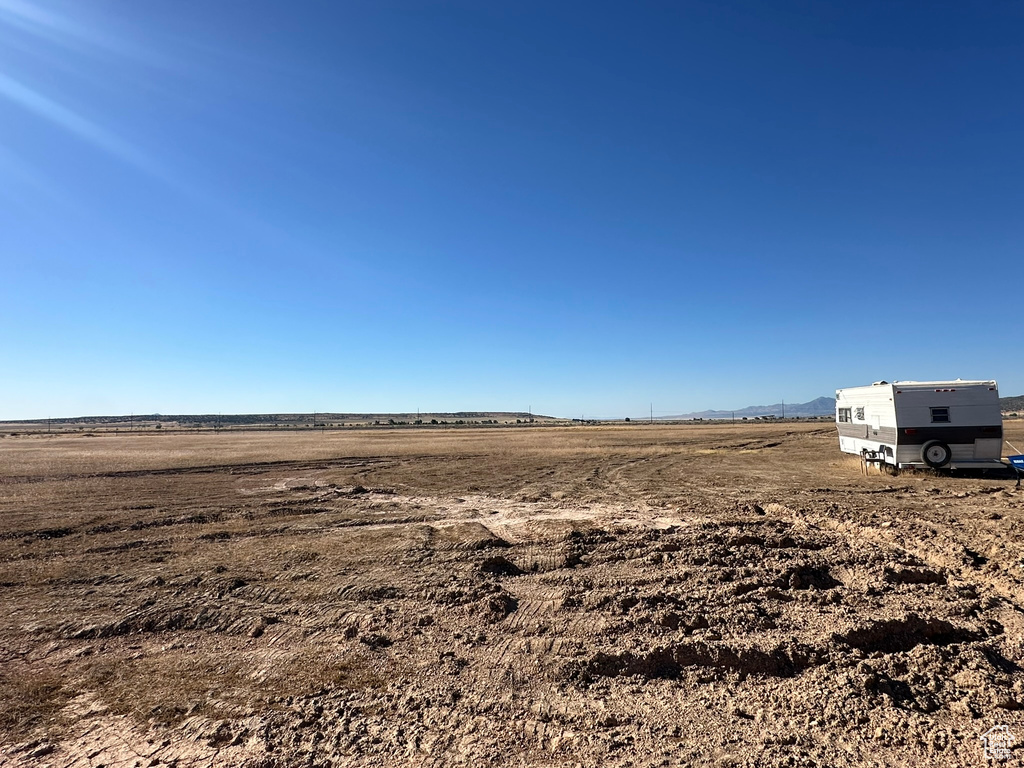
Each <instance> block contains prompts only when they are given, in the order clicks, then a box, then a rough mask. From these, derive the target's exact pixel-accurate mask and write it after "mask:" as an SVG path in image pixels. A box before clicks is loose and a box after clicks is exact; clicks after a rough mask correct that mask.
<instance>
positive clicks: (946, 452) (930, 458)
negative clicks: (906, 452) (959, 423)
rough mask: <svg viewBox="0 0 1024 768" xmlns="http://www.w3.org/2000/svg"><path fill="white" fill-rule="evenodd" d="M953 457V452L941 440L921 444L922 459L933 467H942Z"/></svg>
mask: <svg viewBox="0 0 1024 768" xmlns="http://www.w3.org/2000/svg"><path fill="white" fill-rule="evenodd" d="M952 458H953V452H952V451H951V450H950V449H949V446H948V445H946V444H945V443H944V442H942V441H941V440H929V441H928V442H927V443H925V444H924V445H922V446H921V459H922V461H924V463H925V464H927V465H928V466H929V467H931V468H932V469H941V468H942V467H944V466H946V465H947V464H949V460H950V459H952Z"/></svg>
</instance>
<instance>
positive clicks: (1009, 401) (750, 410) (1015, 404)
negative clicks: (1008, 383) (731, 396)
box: [661, 395, 1024, 420]
mask: <svg viewBox="0 0 1024 768" xmlns="http://www.w3.org/2000/svg"><path fill="white" fill-rule="evenodd" d="M999 406H1000V408H1001V410H1002V411H1003V412H1004V413H1012V412H1015V411H1016V412H1021V411H1024V395H1017V396H1016V397H1001V398H999ZM835 409H836V399H835V398H834V397H819V398H817V399H816V400H811V401H810V402H809V403H786V405H785V414H786V418H797V417H800V418H807V417H808V416H831V415H833V414H834V413H835ZM782 414H783V405H782V403H776V404H775V405H749V406H747V407H746V408H738V409H736V410H735V411H696V412H694V413H684V414H681V415H679V416H663V417H661V418H662V419H665V420H670V419H732V418H733V417H734V416H735V418H737V419H743V418H747V419H753V418H757V417H758V416H776V417H779V418H782Z"/></svg>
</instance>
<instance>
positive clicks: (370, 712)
mask: <svg viewBox="0 0 1024 768" xmlns="http://www.w3.org/2000/svg"><path fill="white" fill-rule="evenodd" d="M1006 437H1007V439H1008V440H1009V441H1010V442H1012V443H1015V444H1016V445H1017V446H1022V447H1024V422H1021V421H1016V422H1014V421H1010V422H1007V424H1006ZM1022 523H1024V490H1016V489H1015V488H1014V483H1013V481H1012V480H1009V479H1001V478H984V477H947V476H940V475H936V474H933V473H907V474H902V475H900V476H898V477H890V476H888V475H883V474H877V473H871V474H864V473H862V470H861V466H860V464H859V462H858V461H856V460H853V459H850V458H848V457H844V456H843V455H842V454H840V453H839V450H838V440H837V437H836V433H835V429H834V428H833V427H832V426H831V425H828V424H822V423H814V424H794V423H778V424H770V423H769V424H757V425H755V424H742V425H740V424H722V425H703V426H698V425H693V426H690V425H686V426H664V425H631V426H616V427H584V426H578V427H572V428H550V427H549V428H528V429H514V428H510V429H466V430H435V431H430V430H406V431H403V430H380V431H365V432H351V431H350V432H345V433H331V432H326V433H315V432H311V433H304V432H294V433H286V434H272V433H229V434H220V435H217V434H165V435H161V434H132V435H125V434H121V435H104V436H98V437H89V436H84V435H81V436H66V437H65V436H60V437H49V438H48V437H46V436H40V435H36V436H25V435H22V436H18V437H9V436H8V437H4V438H3V439H0V596H2V605H3V611H2V612H0V764H2V765H5V766H17V767H19V768H20V767H21V766H26V767H27V766H55V767H56V766H60V767H61V768H65V767H70V766H76V767H77V766H82V767H83V768H85V767H88V768H98V767H99V766H108V767H109V768H115V767H120V766H153V767H166V768H169V767H170V766H177V767H178V768H200V767H202V768H207V767H214V766H224V767H227V766H246V767H248V768H278V767H280V768H285V767H286V766H287V767H290V766H349V765H352V766H371V765H372V766H391V765H403V766H448V765H467V766H469V765H472V766H480V765H507V766H572V765H578V766H596V765H600V766H704V765H719V766H833V765H853V766H876V765H893V766H895V765H901V766H903V765H905V766H956V765H965V766H969V765H986V764H992V763H991V761H987V760H986V758H985V754H984V752H983V746H984V744H983V742H982V740H981V737H982V736H983V735H984V734H986V732H988V731H989V729H991V728H994V727H995V728H998V727H999V726H1007V727H1008V729H1009V732H1010V733H1013V734H1015V735H1016V736H1017V738H1020V739H1024V670H1022V665H1024V645H1022V639H1024V537H1022V535H1021V534H1022V527H1021V526H1022ZM993 733H999V731H997V732H993ZM1001 733H1003V734H1005V733H1006V731H1005V730H1004V731H1001ZM1022 755H1024V751H1022V750H1020V749H1016V748H1013V749H1012V750H1011V754H1010V756H1009V757H1008V758H1007V759H1006V761H1005V762H1004V763H1000V764H1006V765H1014V764H1019V763H1020V762H1021V757H1022Z"/></svg>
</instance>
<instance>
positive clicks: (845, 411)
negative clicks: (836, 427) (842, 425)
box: [837, 408, 850, 421]
mask: <svg viewBox="0 0 1024 768" xmlns="http://www.w3.org/2000/svg"><path fill="white" fill-rule="evenodd" d="M837 419H838V420H839V421H850V409H849V408H840V409H839V415H838V416H837Z"/></svg>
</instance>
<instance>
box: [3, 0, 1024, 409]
mask: <svg viewBox="0 0 1024 768" xmlns="http://www.w3.org/2000/svg"><path fill="white" fill-rule="evenodd" d="M1022 93H1024V6H1021V5H1020V4H1014V3H1001V2H992V3H959V2H958V3H936V2H927V3H924V2H922V3H891V2H885V3H872V2H850V3H832V4H829V3H819V2H794V3H787V2H778V3H763V2H749V3H740V2H699V3H695V2H679V3H642V2H641V3H595V2H587V3H551V2H545V3H531V2H521V1H520V2H515V3H502V2H488V3H480V2H433V3H426V2H424V3H412V2H410V3H394V2H388V1H387V0H373V1H372V2H333V1H332V2H326V1H325V2H313V1H312V0H296V2H290V3H281V2H271V1H270V0H245V1H244V2H242V1H241V0H211V2H206V3H197V2H182V0H147V1H146V2H129V1H128V0H73V1H68V2H61V1H57V0H0V267H2V274H3V276H4V279H3V280H2V281H0V360H2V365H3V368H2V371H3V373H2V376H0V418H34V417H45V416H62V415H63V416H70V415H85V414H101V413H128V412H131V411H134V412H135V413H151V412H161V413H188V412H223V413H248V412H275V411H277V412H287V411H311V410H320V411H327V410H331V411H380V412H386V411H409V410H415V409H417V408H419V409H421V410H423V411H448V410H478V409H479V410H492V409H493V410H520V409H526V408H527V407H528V406H532V408H533V409H534V411H535V412H540V413H548V414H552V415H561V416H578V415H581V414H584V415H587V416H625V415H632V416H638V415H643V414H645V413H647V412H648V408H649V404H650V403H652V402H653V404H654V410H655V412H656V413H659V414H667V413H678V412H682V411H691V410H699V409H704V408H723V409H728V408H734V407H735V408H738V407H742V406H746V405H750V404H756V403H771V402H778V401H779V400H780V399H782V398H785V400H786V401H787V402H799V401H804V400H810V399H812V398H814V397H818V396H821V395H827V394H830V393H832V392H833V391H834V390H835V388H837V387H842V386H852V385H857V384H863V383H868V382H871V381H874V380H877V379H880V378H886V379H890V380H891V379H897V378H898V379H912V378H916V379H931V378H956V377H962V378H997V379H998V380H999V381H1000V389H1001V392H1002V394H1004V395H1015V394H1020V393H1022V392H1024V355H1022V354H1021V348H1022V341H1021V338H1022V337H1020V336H1018V337H1017V338H1016V339H1015V338H1014V337H1013V335H1012V331H1011V327H1012V325H1013V324H1014V323H1015V322H1016V323H1020V321H1021V320H1022V319H1024V299H1022V289H1024V283H1022V270H1021V243H1022V236H1024V216H1022V215H1021V212H1022V211H1024V186H1022V185H1024V182H1022V180H1024V143H1022V142H1021V133H1020V131H1021V126H1022V125H1024V99H1022V98H1021V94H1022Z"/></svg>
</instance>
